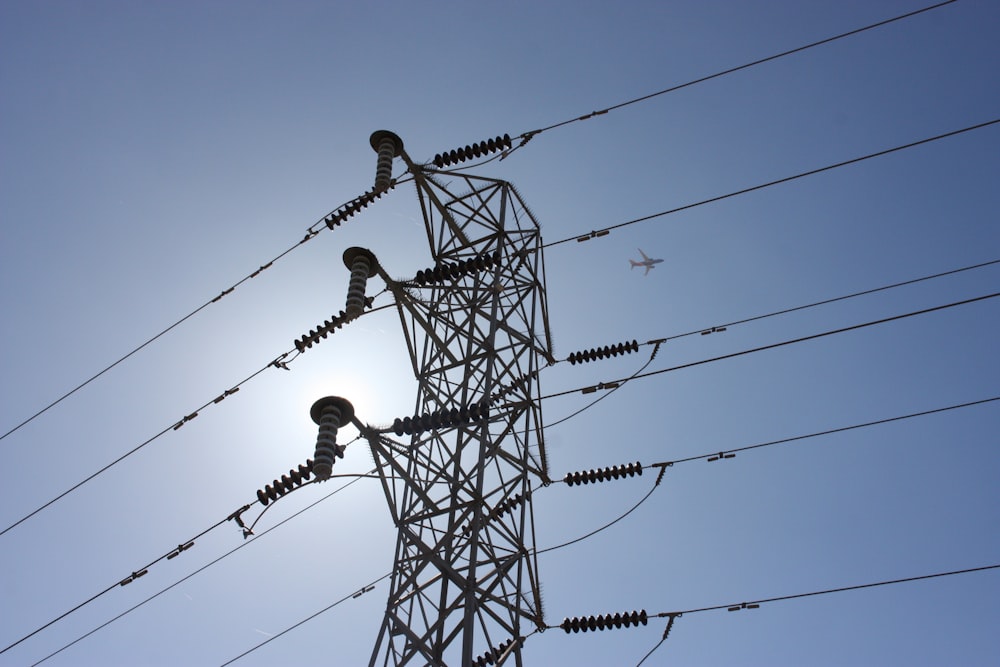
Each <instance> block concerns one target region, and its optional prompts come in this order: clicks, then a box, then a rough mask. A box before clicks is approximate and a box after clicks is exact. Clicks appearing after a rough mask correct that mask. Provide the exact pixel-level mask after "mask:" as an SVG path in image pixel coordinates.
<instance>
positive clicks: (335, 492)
mask: <svg viewBox="0 0 1000 667" xmlns="http://www.w3.org/2000/svg"><path fill="white" fill-rule="evenodd" d="M374 472H375V470H374V469H373V470H371V471H369V472H368V473H367V474H366V475H358V476H357V477H356V479H352V480H351V481H350V482H347V483H346V484H344V485H342V486H339V487H337V488H336V489H334V490H333V491H331V492H330V493H328V494H326V495H325V496H323V497H322V498H320V499H318V500H316V501H315V502H313V503H310V504H309V505H306V506H305V507H303V508H302V509H300V510H299V511H297V512H295V513H294V514H291V515H289V516H288V517H286V518H284V519H282V520H281V521H279V522H278V523H276V524H274V525H273V526H271V527H270V528H268V529H267V530H264V531H261V532H260V533H258V534H255V535H253V536H252V537H250V539H247V540H246V541H244V542H243V543H241V544H240V545H239V546H236V547H234V548H232V549H230V550H229V551H227V552H226V553H224V554H222V555H221V556H219V557H218V558H216V559H215V560H212V561H209V562H208V563H206V564H205V565H203V566H201V567H200V568H198V569H197V570H195V571H193V572H191V573H190V574H187V575H185V576H184V577H182V578H180V579H178V580H177V581H175V582H174V583H172V584H170V585H169V586H167V587H166V588H163V589H160V590H159V591H158V592H156V593H154V594H153V595H151V596H149V597H148V598H146V599H145V600H143V601H142V602H139V603H138V604H136V605H134V606H132V607H130V608H128V609H126V610H125V611H123V612H121V613H120V614H118V615H117V616H115V617H113V618H111V619H109V620H107V621H105V622H104V623H102V624H101V625H98V626H97V627H96V628H94V629H92V630H90V631H89V632H86V633H84V634H82V635H80V636H79V637H77V638H76V639H74V640H73V641H71V642H69V643H68V644H65V645H63V646H62V647H61V648H59V649H58V650H56V651H53V652H52V653H50V654H48V655H47V656H45V657H44V658H42V659H41V660H39V661H38V662H35V663H33V664H32V666H31V667H36V666H37V665H40V664H42V663H43V662H45V661H47V660H48V659H49V658H52V657H54V656H56V655H58V654H59V653H62V652H63V651H65V650H66V649H68V648H70V647H71V646H73V645H74V644H76V643H78V642H80V641H82V640H84V639H86V638H87V637H89V636H91V635H92V634H94V633H96V632H98V631H99V630H102V629H104V628H106V627H107V626H109V625H111V624H112V623H114V622H115V621H117V620H119V619H121V618H123V617H125V616H127V615H128V614H130V613H132V612H133V611H135V610H136V609H138V608H139V607H142V606H143V605H145V604H146V603H147V602H151V601H153V600H155V599H156V598H158V597H159V596H161V595H163V594H164V593H166V592H167V591H169V590H171V589H173V588H175V587H176V586H179V585H180V584H182V583H184V582H185V581H187V580H188V579H191V578H192V577H194V576H195V575H197V574H200V573H201V572H204V571H205V570H207V569H208V568H210V567H212V566H213V565H215V564H216V563H219V562H221V561H222V560H224V559H225V558H228V557H229V556H231V555H233V554H234V553H236V552H237V551H239V550H240V549H242V548H244V547H246V546H248V545H250V544H253V543H254V542H256V541H257V540H259V539H260V538H262V537H264V536H265V535H267V534H268V533H270V532H271V531H273V530H276V529H278V528H280V527H281V526H283V525H285V524H286V523H288V522H289V521H291V520H292V519H294V518H296V517H298V516H300V515H301V514H302V513H303V512H306V511H308V510H310V509H312V508H314V507H316V506H317V505H319V504H320V503H322V502H323V501H325V500H328V499H330V498H331V497H333V496H335V495H336V494H338V493H340V492H341V491H343V490H344V489H346V488H347V487H349V486H351V485H353V484H356V483H357V482H359V481H360V480H361V479H363V478H364V477H366V476H367V475H370V474H371V473H374ZM227 521H228V519H227ZM115 586H118V584H115ZM111 588H114V586H112V587H111ZM109 590H110V588H109ZM94 599H96V597H95V598H94ZM84 604H86V603H84ZM80 606H83V605H80ZM57 620H58V619H57ZM49 625H51V623H50V624H49ZM41 629H42V628H39V630H41ZM37 632H38V631H37V630H36V631H35V632H33V633H31V634H32V635H34V634H36V633H37ZM29 636H30V635H29ZM24 639H27V637H25V638H24ZM20 641H23V639H22V640H20ZM20 641H19V642H17V643H20ZM13 646H14V644H12V645H11V646H9V647H7V648H8V649H9V648H11V647H13ZM4 650H5V651H6V650H7V649H4Z"/></svg>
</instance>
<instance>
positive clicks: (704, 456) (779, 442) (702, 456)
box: [648, 396, 1000, 468]
mask: <svg viewBox="0 0 1000 667" xmlns="http://www.w3.org/2000/svg"><path fill="white" fill-rule="evenodd" d="M993 401H1000V396H993V397H991V398H984V399H981V400H978V401H969V402H968V403H959V404H956V405H949V406H947V407H944V408H934V409H932V410H923V411H921V412H912V413H910V414H907V415H899V416H896V417H886V418H884V419H877V420H875V421H870V422H864V423H861V424H852V425H850V426H841V427H838V428H832V429H827V430H825V431H817V432H815V433H807V434H805V435H796V436H792V437H790V438H781V439H780V440H770V441H768V442H760V443H757V444H755V445H745V446H743V447H736V448H734V449H725V450H722V451H721V452H711V453H709V454H699V455H697V456H688V457H686V458H683V459H676V460H674V461H663V462H661V463H652V464H650V465H649V466H648V467H650V468H654V467H659V466H667V467H669V466H673V465H675V464H677V463H687V462H688V461H701V460H705V459H712V458H713V457H716V456H720V455H722V454H726V455H728V454H735V453H737V452H746V451H750V450H752V449H760V448H762V447H772V446H774V445H782V444H785V443H789V442H797V441H799V440H806V439H808V438H816V437H819V436H822V435H833V434H834V433H843V432H845V431H853V430H856V429H859V428H867V427H869V426H878V425H881V424H889V423H891V422H897V421H902V420H904V419H913V418H914V417H926V416H927V415H933V414H937V413H940V412H948V411H950V410H958V409H960V408H970V407H972V406H975V405H983V404H986V403H991V402H993Z"/></svg>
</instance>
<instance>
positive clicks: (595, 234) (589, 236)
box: [576, 229, 611, 243]
mask: <svg viewBox="0 0 1000 667" xmlns="http://www.w3.org/2000/svg"><path fill="white" fill-rule="evenodd" d="M610 233H611V230H608V229H602V230H600V231H597V232H590V233H589V234H584V235H583V236H578V237H577V239H576V241H577V243H582V242H584V241H589V240H590V239H596V238H598V237H600V236H607V235H608V234H610Z"/></svg>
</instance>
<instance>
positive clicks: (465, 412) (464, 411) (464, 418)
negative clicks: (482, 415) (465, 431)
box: [458, 406, 469, 424]
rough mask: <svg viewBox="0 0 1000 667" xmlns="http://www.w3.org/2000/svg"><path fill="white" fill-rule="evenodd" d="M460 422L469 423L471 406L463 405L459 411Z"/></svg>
mask: <svg viewBox="0 0 1000 667" xmlns="http://www.w3.org/2000/svg"><path fill="white" fill-rule="evenodd" d="M458 422H459V423H460V424H467V423H469V408H467V407H465V406H462V408H461V409H460V410H459V411H458Z"/></svg>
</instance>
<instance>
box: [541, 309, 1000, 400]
mask: <svg viewBox="0 0 1000 667" xmlns="http://www.w3.org/2000/svg"><path fill="white" fill-rule="evenodd" d="M998 296H1000V292H994V293H992V294H985V295H983V296H977V297H973V298H971V299H964V300H962V301H954V302H952V303H947V304H944V305H940V306H933V307H931V308H924V309H922V310H915V311H912V312H909V313H903V314H901V315H893V316H891V317H884V318H882V319H879V320H873V321H871V322H863V323H861V324H853V325H851V326H848V327H841V328H839V329H832V330H830V331H824V332H821V333H818V334H812V335H809V336H802V337H800V338H793V339H791V340H785V341H781V342H779V343H771V344H769V345H762V346H760V347H754V348H750V349H748V350H741V351H739V352H732V353H730V354H723V355H721V356H718V357H711V358H709V359H701V360H699V361H692V362H689V363H686V364H681V365H679V366H671V367H669V368H662V369H660V370H657V371H650V372H648V373H642V374H640V375H635V376H633V377H630V378H627V379H629V380H634V379H639V378H647V377H652V376H654V375H660V374H662V373H670V372H672V371H678V370H682V369H685V368H691V367H693V366H701V365H703V364H708V363H712V362H715V361H722V360H723V359H732V358H734V357H740V356H743V355H747V354H751V353H754V352H762V351H764V350H773V349H775V348H778V347H783V346H785V345H792V344H794V343H802V342H805V341H809V340H815V339H817V338H825V337H826V336H832V335H834V334H840V333H845V332H848V331H854V330H856V329H863V328H865V327H870V326H875V325H877V324H885V323H887V322H894V321H896V320H902V319H905V318H908V317H915V316H917V315H926V314H927V313H933V312H936V311H939V310H945V309H947V308H954V307H956V306H964V305H968V304H970V303H976V302H978V301H985V300H986V299H993V298H996V297H998ZM623 381H625V378H623V379H620V380H613V381H612V382H610V383H604V384H614V383H615V382H623ZM584 389H586V387H585V388H584ZM580 390H581V389H579V388H578V389H567V390H565V391H560V392H556V393H554V394H549V395H547V396H542V397H541V398H540V400H546V399H549V398H556V397H557V396H565V395H567V394H573V393H576V392H577V391H580Z"/></svg>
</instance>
